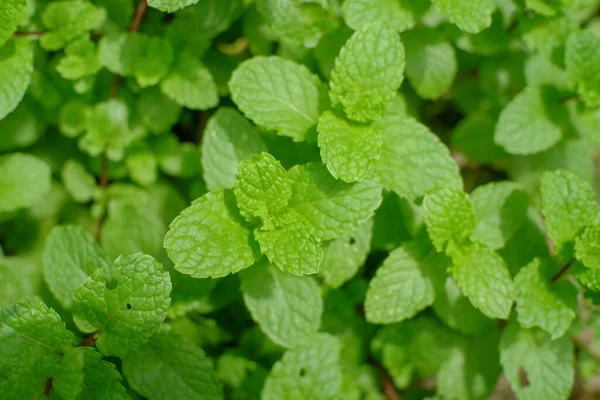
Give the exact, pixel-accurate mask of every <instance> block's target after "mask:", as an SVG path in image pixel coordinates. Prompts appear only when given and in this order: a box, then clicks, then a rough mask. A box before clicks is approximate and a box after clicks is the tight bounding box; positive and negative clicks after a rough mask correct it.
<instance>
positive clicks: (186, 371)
mask: <svg viewBox="0 0 600 400" xmlns="http://www.w3.org/2000/svg"><path fill="white" fill-rule="evenodd" d="M123 374H124V375H125V377H126V378H127V382H129V384H130V385H131V386H132V387H133V388H134V389H135V390H136V391H137V392H138V393H140V394H141V395H142V396H144V397H147V398H151V399H156V400H167V399H194V398H202V399H206V400H221V399H223V388H222V386H221V383H220V382H219V380H218V379H217V377H216V376H215V372H214V367H213V364H212V362H211V361H210V359H209V358H208V357H207V356H206V354H205V353H204V351H202V349H201V348H199V347H198V346H196V345H195V344H193V343H192V342H190V341H188V340H187V339H186V338H184V337H181V336H179V335H178V334H176V333H174V332H172V331H171V330H170V329H163V328H161V329H159V330H158V331H157V332H156V333H155V334H154V336H152V338H150V341H149V342H148V343H146V344H145V345H144V346H142V347H140V348H139V349H137V350H134V351H132V352H130V353H129V354H127V355H126V356H125V358H124V359H123Z"/></svg>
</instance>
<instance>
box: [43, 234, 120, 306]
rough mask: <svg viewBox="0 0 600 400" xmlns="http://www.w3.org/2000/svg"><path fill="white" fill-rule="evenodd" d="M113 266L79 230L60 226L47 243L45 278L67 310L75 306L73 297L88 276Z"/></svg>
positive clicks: (98, 248) (91, 239)
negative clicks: (97, 270) (100, 269)
mask: <svg viewBox="0 0 600 400" xmlns="http://www.w3.org/2000/svg"><path fill="white" fill-rule="evenodd" d="M109 263H110V261H109V260H108V257H107V255H106V253H104V251H103V250H102V249H101V248H100V246H98V245H97V244H96V242H95V241H94V239H93V238H92V237H91V235H90V234H89V233H87V232H85V231H84V230H83V229H82V228H81V227H79V226H74V225H65V226H56V227H54V228H53V229H52V231H50V234H49V235H48V238H47V239H46V248H45V250H44V255H43V264H44V278H45V280H46V284H48V289H50V291H51V292H52V294H53V295H54V297H56V299H57V300H58V301H59V302H60V303H61V304H62V305H63V306H64V307H65V308H67V309H70V308H71V306H72V305H73V295H74V294H75V292H76V291H77V289H79V287H80V286H81V285H82V284H83V283H84V282H85V281H86V280H87V278H88V276H89V275H92V274H93V273H94V271H95V270H96V269H98V268H105V267H108V266H109V265H110V264H109Z"/></svg>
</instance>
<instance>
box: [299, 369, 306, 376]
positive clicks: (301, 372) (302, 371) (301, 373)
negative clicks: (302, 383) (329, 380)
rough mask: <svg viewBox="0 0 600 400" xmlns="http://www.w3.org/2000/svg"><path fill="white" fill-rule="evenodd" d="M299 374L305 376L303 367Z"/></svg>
mask: <svg viewBox="0 0 600 400" xmlns="http://www.w3.org/2000/svg"><path fill="white" fill-rule="evenodd" d="M300 376H306V370H305V369H304V368H301V369H300Z"/></svg>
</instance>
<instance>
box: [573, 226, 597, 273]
mask: <svg viewBox="0 0 600 400" xmlns="http://www.w3.org/2000/svg"><path fill="white" fill-rule="evenodd" d="M575 255H576V256H577V259H578V260H579V261H581V263H582V264H583V265H584V266H586V267H587V268H590V269H594V270H600V225H598V224H595V225H591V226H588V227H587V228H585V231H583V233H582V234H581V235H579V236H578V237H577V238H576V239H575Z"/></svg>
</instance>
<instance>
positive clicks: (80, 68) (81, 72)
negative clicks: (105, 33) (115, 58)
mask: <svg viewBox="0 0 600 400" xmlns="http://www.w3.org/2000/svg"><path fill="white" fill-rule="evenodd" d="M101 68H102V65H101V64H100V60H98V56H97V52H96V45H95V44H94V42H92V41H91V39H90V38H88V37H85V36H84V37H81V38H80V39H77V40H75V41H73V42H71V43H70V44H69V45H68V46H67V47H66V49H65V56H63V57H62V58H61V59H60V61H59V62H58V65H57V66H56V70H57V71H58V73H59V74H60V75H61V76H62V77H63V78H65V79H71V80H77V79H81V78H84V77H86V76H89V75H95V74H96V73H98V71H100V69H101Z"/></svg>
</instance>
